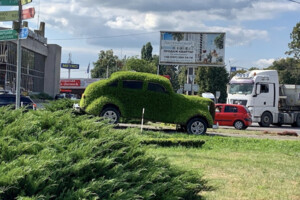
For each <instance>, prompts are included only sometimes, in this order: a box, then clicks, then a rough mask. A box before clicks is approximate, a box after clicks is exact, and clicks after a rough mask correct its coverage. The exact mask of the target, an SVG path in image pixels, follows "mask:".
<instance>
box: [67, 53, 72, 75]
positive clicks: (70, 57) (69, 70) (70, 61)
mask: <svg viewBox="0 0 300 200" xmlns="http://www.w3.org/2000/svg"><path fill="white" fill-rule="evenodd" d="M68 63H69V64H72V54H71V53H69V60H68ZM70 78H71V69H68V79H70Z"/></svg>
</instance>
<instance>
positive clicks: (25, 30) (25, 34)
mask: <svg viewBox="0 0 300 200" xmlns="http://www.w3.org/2000/svg"><path fill="white" fill-rule="evenodd" d="M28 33H29V31H28V28H21V32H20V34H19V39H27V37H28Z"/></svg>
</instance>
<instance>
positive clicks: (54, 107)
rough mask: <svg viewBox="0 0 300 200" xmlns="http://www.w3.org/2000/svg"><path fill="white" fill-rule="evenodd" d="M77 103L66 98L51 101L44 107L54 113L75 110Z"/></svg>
mask: <svg viewBox="0 0 300 200" xmlns="http://www.w3.org/2000/svg"><path fill="white" fill-rule="evenodd" d="M75 102H76V101H73V100H71V99H67V98H65V99H59V100H55V101H49V102H48V103H47V104H44V106H45V109H46V110H48V111H51V112H54V111H59V110H64V109H69V108H73V104H74V103H75Z"/></svg>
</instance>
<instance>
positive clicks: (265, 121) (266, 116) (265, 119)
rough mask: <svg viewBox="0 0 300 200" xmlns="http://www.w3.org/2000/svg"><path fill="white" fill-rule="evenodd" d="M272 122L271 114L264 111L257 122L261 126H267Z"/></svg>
mask: <svg viewBox="0 0 300 200" xmlns="http://www.w3.org/2000/svg"><path fill="white" fill-rule="evenodd" d="M272 123H273V116H272V114H271V113H269V112H264V113H263V114H262V115H261V122H260V123H259V125H260V126H261V127H269V126H270V125H271V124H272Z"/></svg>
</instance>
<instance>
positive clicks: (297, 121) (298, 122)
mask: <svg viewBox="0 0 300 200" xmlns="http://www.w3.org/2000/svg"><path fill="white" fill-rule="evenodd" d="M295 124H296V126H297V127H300V114H298V116H297V119H296V122H295Z"/></svg>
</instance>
